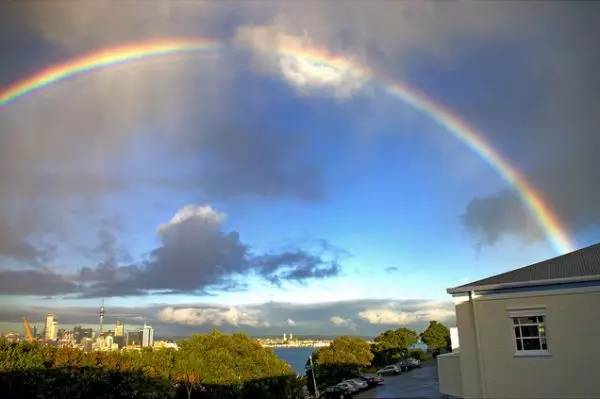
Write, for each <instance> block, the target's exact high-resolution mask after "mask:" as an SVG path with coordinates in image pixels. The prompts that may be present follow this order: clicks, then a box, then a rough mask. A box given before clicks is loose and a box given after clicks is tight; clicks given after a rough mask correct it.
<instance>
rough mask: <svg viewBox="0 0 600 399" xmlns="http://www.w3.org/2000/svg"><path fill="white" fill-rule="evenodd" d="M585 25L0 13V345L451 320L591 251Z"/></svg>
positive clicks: (592, 165) (327, 13)
mask: <svg viewBox="0 0 600 399" xmlns="http://www.w3.org/2000/svg"><path fill="white" fill-rule="evenodd" d="M595 8H598V11H599V12H600V5H595V4H594V5H592V4H589V5H588V6H587V7H586V8H585V9H584V8H582V7H581V6H580V5H578V4H570V3H563V2H555V3H549V4H546V5H545V6H544V7H543V8H540V7H536V6H534V5H533V4H526V3H514V4H512V3H511V4H510V5H507V4H500V3H490V4H477V3H475V4H474V3H467V2H455V3H451V4H445V3H420V2H419V3H411V2H406V3H405V2H399V3H393V4H385V7H384V6H383V4H377V3H372V4H367V3H364V4H362V3H351V4H348V5H345V6H344V7H341V6H340V5H339V4H337V3H335V2H333V3H314V4H306V3H302V4H300V3H298V2H277V3H262V4H261V3H252V2H249V3H235V4H225V3H194V2H192V3H164V4H163V3H160V4H159V3H153V4H151V5H149V6H148V7H144V8H143V9H140V7H139V6H137V7H136V5H135V4H133V3H131V4H129V3H128V4H122V5H120V6H119V7H114V5H111V3H104V2H97V3H87V4H80V3H73V2H57V3H55V4H53V5H47V4H43V3H31V4H16V3H5V4H1V5H0V30H1V31H2V35H0V48H1V49H2V50H3V53H4V54H6V55H7V61H6V62H3V63H1V64H0V331H10V330H13V331H19V332H20V331H21V330H22V328H21V318H22V317H26V318H27V319H28V320H29V321H30V322H31V324H32V325H36V324H37V325H38V333H41V331H40V328H39V327H40V323H41V320H43V323H44V326H45V325H47V324H48V320H49V319H46V318H45V317H46V314H47V313H52V314H53V315H55V316H56V319H57V320H58V323H59V324H58V325H59V326H60V325H61V324H62V325H65V326H75V325H82V326H84V325H85V326H91V325H97V326H102V325H104V328H111V329H114V330H116V326H115V321H116V320H120V321H122V322H123V323H124V325H125V329H124V331H121V334H123V335H126V332H127V329H128V328H129V326H140V327H141V328H142V330H143V326H144V325H145V323H146V322H147V324H148V325H149V326H152V328H153V329H154V330H155V331H156V332H159V333H160V335H162V336H187V335H189V334H191V333H193V332H206V331H210V330H212V329H213V328H219V329H221V330H224V331H227V332H232V331H246V332H248V333H249V334H251V335H254V336H261V335H278V334H280V333H281V332H282V331H285V332H286V333H292V334H294V336H301V335H331V336H334V335H341V334H352V335H361V336H373V335H377V334H378V333H379V332H381V331H384V330H386V329H389V328H397V327H408V328H413V329H416V330H422V329H424V328H425V327H426V325H427V323H428V322H429V321H430V320H438V321H440V322H443V323H446V324H448V325H450V326H452V325H453V324H454V305H453V303H452V300H451V297H450V296H449V295H448V294H447V293H446V289H447V288H448V287H453V286H458V285H461V284H464V283H467V282H469V281H475V280H478V279H479V278H482V277H484V276H489V275H494V274H498V273H502V272H504V271H507V270H512V269H515V268H517V267H520V266H526V265H528V264H532V263H535V262H537V261H540V260H543V259H547V258H551V257H554V256H557V255H560V254H563V253H566V252H569V251H571V250H574V249H577V248H582V247H586V246H588V245H591V244H594V243H596V242H599V241H600V192H599V190H597V187H598V186H599V185H600V174H599V172H598V170H599V169H598V168H597V160H596V152H597V148H600V135H598V133H597V131H598V125H599V123H600V121H599V120H598V117H597V115H600V112H599V110H598V105H597V104H600V95H599V93H600V90H598V89H599V86H598V82H597V71H596V69H597V65H598V62H599V61H600V56H599V55H598V53H597V51H594V50H595V49H596V47H597V44H596V40H595V38H596V37H597V36H598V32H597V31H598V28H597V24H595V23H594V22H595V19H594V17H593V14H594V13H593V12H591V11H592V9H595ZM78 21H80V22H78ZM556 26H560V27H561V29H560V30H557V29H556ZM14 38H19V40H17V41H15V40H14ZM572 43H577V46H573V45H572ZM54 322H55V320H54V319H52V320H50V324H49V326H48V328H44V331H46V330H47V331H48V332H49V333H51V335H53V334H56V331H53V330H52V328H53V327H52V325H53V323H54ZM109 326H110V327H109ZM99 330H100V331H101V330H103V327H99Z"/></svg>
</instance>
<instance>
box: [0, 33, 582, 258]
mask: <svg viewBox="0 0 600 399" xmlns="http://www.w3.org/2000/svg"><path fill="white" fill-rule="evenodd" d="M223 47H224V46H223V45H222V43H220V42H219V41H217V40H214V39H208V38H169V39H160V40H152V41H147V42H139V43H133V44H128V45H122V46H116V47H111V48H106V49H102V50H99V51H95V52H92V53H90V54H87V55H84V56H82V57H76V58H73V59H71V60H68V61H66V62H64V63H59V64H56V65H52V66H50V67H48V68H46V69H42V70H40V71H39V72H37V73H35V74H33V75H32V76H30V77H27V78H25V79H24V80H21V81H18V82H16V83H14V84H12V85H10V86H8V87H7V88H5V89H3V90H0V106H7V105H9V104H10V103H11V102H12V101H14V100H16V99H18V98H20V97H22V96H24V95H26V94H29V93H33V92H36V91H38V90H40V89H42V88H44V87H46V86H48V85H51V84H53V83H57V82H60V81H63V80H64V79H67V78H69V77H72V76H76V75H80V74H84V73H89V72H93V71H95V70H99V69H101V68H107V67H110V66H113V65H119V64H123V63H127V62H132V61H137V60H152V59H156V58H159V57H165V56H169V55H171V54H181V53H185V52H198V51H216V50H219V49H221V48H223ZM273 53H275V54H276V55H279V56H282V57H295V58H297V59H299V60H303V61H305V62H309V63H311V64H313V65H315V66H324V67H327V68H329V69H332V70H339V71H342V72H343V71H345V70H346V71H352V72H354V73H355V74H357V76H366V75H369V76H370V77H371V79H372V80H373V83H377V84H379V85H381V86H382V87H383V88H384V89H385V91H386V92H387V93H388V94H389V95H391V96H393V97H394V98H397V99H399V100H400V101H402V102H404V103H406V104H408V105H410V106H412V107H414V108H415V109H417V110H419V111H420V112H423V113H424V114H427V115H429V117H431V118H432V119H433V120H435V121H436V122H437V123H439V124H440V125H441V126H443V127H444V128H445V129H446V130H447V131H448V132H449V133H451V134H452V135H454V136H455V137H456V138H457V139H458V140H460V141H461V142H462V143H464V144H465V145H466V146H467V147H469V148H470V149H471V150H472V151H473V152H475V153H476V154H477V155H478V156H479V157H480V158H481V159H483V160H484V161H485V162H486V163H487V164H489V165H490V166H491V167H492V168H493V169H494V170H495V171H496V172H497V173H498V174H499V175H500V176H501V177H502V178H503V179H504V180H505V181H506V182H507V183H508V184H510V185H511V186H512V187H514V188H515V190H516V191H517V192H518V193H519V196H520V198H521V200H522V201H523V203H524V204H525V205H526V206H527V208H528V209H529V211H530V213H531V215H533V216H534V218H535V219H536V221H537V222H538V224H539V226H540V227H541V228H542V229H543V231H544V232H545V234H546V236H547V237H548V239H549V241H550V242H551V243H552V244H553V246H554V247H555V248H556V249H557V251H559V252H560V253H566V252H571V251H573V250H574V245H573V243H572V242H571V240H570V238H569V235H568V234H567V230H566V229H565V227H564V225H563V224H562V222H561V221H560V218H559V217H558V215H557V214H556V213H555V212H553V211H552V209H551V207H550V205H548V203H547V202H546V201H545V200H544V198H543V196H542V195H541V193H539V192H538V191H537V190H536V189H535V187H534V186H533V185H532V184H531V183H530V182H529V181H528V180H527V179H526V178H525V176H523V175H522V174H521V173H520V172H519V171H518V170H517V169H516V168H515V167H513V166H512V165H511V164H510V162H509V161H508V160H507V159H506V158H505V157H504V156H502V155H501V154H500V152H499V151H497V150H496V149H494V148H493V147H492V146H491V145H490V144H489V143H488V142H487V141H486V140H485V139H484V137H483V136H482V135H481V134H480V133H479V132H477V131H476V130H475V129H474V128H472V127H471V126H469V124H468V123H466V122H465V121H464V120H462V119H461V118H460V117H458V116H457V115H456V114H455V113H454V112H452V111H451V110H450V109H449V108H448V107H445V106H443V105H441V104H438V103H437V102H435V101H434V100H432V99H431V98H429V97H427V96H426V95H425V94H423V93H421V92H419V91H418V90H416V89H414V88H411V87H409V86H407V85H405V84H402V83H399V82H391V81H388V80H386V79H383V78H378V77H377V76H372V75H371V71H370V70H369V69H368V68H366V67H365V66H364V65H361V64H360V63H358V62H356V61H354V60H353V59H351V58H349V57H344V56H341V55H338V54H333V53H331V52H329V51H328V50H327V49H324V48H318V47H313V46H304V45H298V44H288V45H285V46H283V47H282V48H279V49H274V50H273Z"/></svg>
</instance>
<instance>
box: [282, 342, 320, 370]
mask: <svg viewBox="0 0 600 399" xmlns="http://www.w3.org/2000/svg"><path fill="white" fill-rule="evenodd" d="M315 349H316V348H312V347H301V348H273V350H274V352H275V354H276V355H277V356H278V357H279V358H280V359H281V360H284V361H286V362H288V363H289V364H290V365H291V366H292V368H293V369H294V371H295V372H296V373H297V374H299V375H304V366H305V365H306V361H307V360H308V356H310V354H311V353H312V352H313V351H314V350H315Z"/></svg>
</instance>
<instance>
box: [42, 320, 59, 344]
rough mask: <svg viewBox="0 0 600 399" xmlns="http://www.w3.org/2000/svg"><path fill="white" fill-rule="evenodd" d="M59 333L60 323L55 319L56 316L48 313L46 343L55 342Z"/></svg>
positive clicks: (45, 333)
mask: <svg viewBox="0 0 600 399" xmlns="http://www.w3.org/2000/svg"><path fill="white" fill-rule="evenodd" d="M57 333H58V321H57V320H56V319H55V317H54V314H52V313H48V314H47V315H46V327H45V330H44V338H45V339H46V341H55V340H56V336H57Z"/></svg>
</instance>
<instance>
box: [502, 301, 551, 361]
mask: <svg viewBox="0 0 600 399" xmlns="http://www.w3.org/2000/svg"><path fill="white" fill-rule="evenodd" d="M510 318H511V320H512V329H513V336H514V340H515V348H516V354H517V355H529V354H531V355H535V354H547V353H548V342H547V340H546V320H545V319H546V315H545V312H544V311H543V310H537V311H530V310H527V311H514V312H510Z"/></svg>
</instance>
